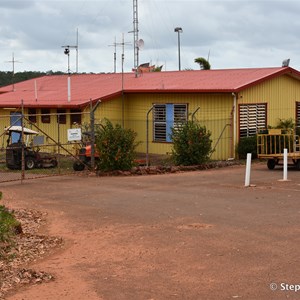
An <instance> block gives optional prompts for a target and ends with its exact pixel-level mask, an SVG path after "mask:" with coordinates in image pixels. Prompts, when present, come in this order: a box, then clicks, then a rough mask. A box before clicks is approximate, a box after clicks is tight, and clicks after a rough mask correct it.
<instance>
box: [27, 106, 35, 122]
mask: <svg viewBox="0 0 300 300" xmlns="http://www.w3.org/2000/svg"><path fill="white" fill-rule="evenodd" d="M27 113H28V120H29V121H30V122H31V123H37V113H36V108H28V111H27Z"/></svg>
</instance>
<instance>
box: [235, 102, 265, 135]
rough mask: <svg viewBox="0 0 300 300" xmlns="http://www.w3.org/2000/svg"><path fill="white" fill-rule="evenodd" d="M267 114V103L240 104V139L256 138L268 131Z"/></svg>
mask: <svg viewBox="0 0 300 300" xmlns="http://www.w3.org/2000/svg"><path fill="white" fill-rule="evenodd" d="M267 112H268V110H267V103H246V104H239V138H243V137H251V136H255V135H256V134H257V133H258V131H259V130H262V129H266V128H267ZM242 118H243V119H242Z"/></svg>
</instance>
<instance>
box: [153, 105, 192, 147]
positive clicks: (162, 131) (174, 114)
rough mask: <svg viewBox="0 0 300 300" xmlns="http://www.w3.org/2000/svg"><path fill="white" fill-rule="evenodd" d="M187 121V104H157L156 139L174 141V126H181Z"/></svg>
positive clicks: (154, 128)
mask: <svg viewBox="0 0 300 300" xmlns="http://www.w3.org/2000/svg"><path fill="white" fill-rule="evenodd" d="M186 121H187V105H186V104H170V103H168V104H155V105H154V109H153V139H154V141H156V142H172V140H171V133H172V128H175V129H176V128H179V127H180V126H181V125H182V124H183V123H184V122H186Z"/></svg>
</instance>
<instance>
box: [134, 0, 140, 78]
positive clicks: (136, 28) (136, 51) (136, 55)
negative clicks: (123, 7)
mask: <svg viewBox="0 0 300 300" xmlns="http://www.w3.org/2000/svg"><path fill="white" fill-rule="evenodd" d="M138 40H139V21H138V0H133V47H134V69H135V76H136V77H137V74H138V66H139V45H138Z"/></svg>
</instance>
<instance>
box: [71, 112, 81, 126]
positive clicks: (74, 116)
mask: <svg viewBox="0 0 300 300" xmlns="http://www.w3.org/2000/svg"><path fill="white" fill-rule="evenodd" d="M70 113H71V118H70V119H71V125H72V124H74V123H76V124H81V110H80V109H71V111H70Z"/></svg>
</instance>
